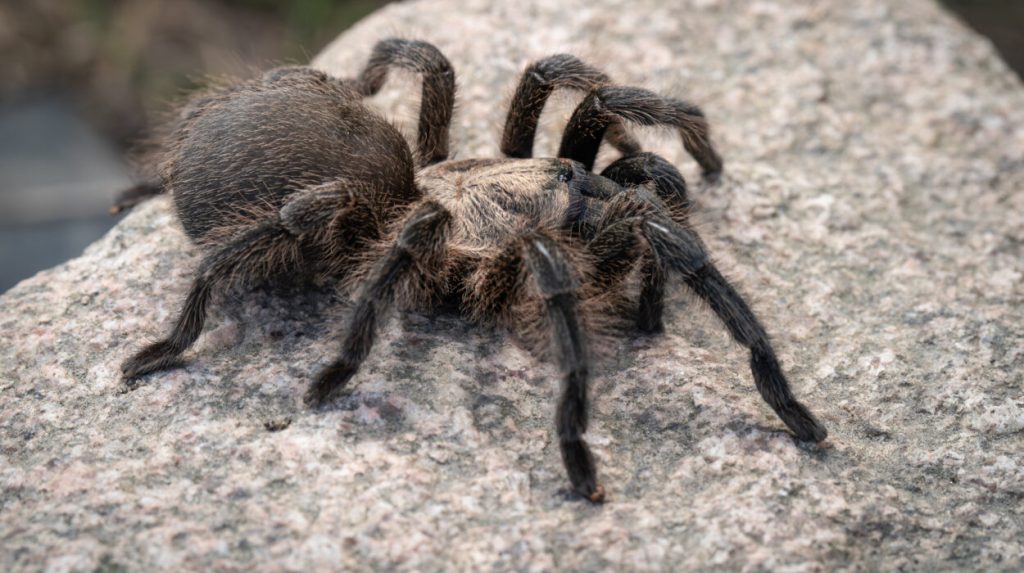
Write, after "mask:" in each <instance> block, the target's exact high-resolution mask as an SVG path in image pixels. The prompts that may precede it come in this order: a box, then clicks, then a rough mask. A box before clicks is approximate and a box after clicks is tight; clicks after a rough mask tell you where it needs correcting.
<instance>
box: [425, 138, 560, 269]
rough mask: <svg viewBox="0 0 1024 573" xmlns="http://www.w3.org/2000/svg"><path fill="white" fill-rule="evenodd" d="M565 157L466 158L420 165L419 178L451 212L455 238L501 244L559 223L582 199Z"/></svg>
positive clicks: (480, 245) (472, 244)
mask: <svg viewBox="0 0 1024 573" xmlns="http://www.w3.org/2000/svg"><path fill="white" fill-rule="evenodd" d="M575 172H578V168H577V167H576V166H575V165H574V162H573V161H570V160H566V159H551V158H548V159H483V160H481V159H469V160H464V161H446V162H444V163H439V164H437V165H435V166H432V167H430V168H428V169H426V170H424V171H421V172H420V174H419V176H418V180H417V181H418V184H419V186H420V188H421V189H422V190H423V192H424V193H425V194H426V195H428V196H429V197H430V198H432V199H434V200H436V201H437V202H438V203H441V204H442V205H443V206H444V207H445V208H446V209H447V210H448V211H449V212H450V213H451V214H452V216H453V225H454V226H453V231H454V236H453V242H454V243H456V244H458V245H460V246H463V247H466V248H469V249H473V250H478V249H484V250H487V249H500V248H502V247H504V246H505V245H506V244H508V242H510V241H513V240H515V239H517V238H518V237H521V236H522V235H523V234H524V233H529V232H533V231H539V230H544V229H558V228H561V227H562V226H564V225H565V224H566V222H567V221H569V220H570V219H571V218H572V217H573V213H574V210H575V209H578V207H579V205H580V200H579V199H580V197H579V192H578V191H577V190H576V189H575V188H574V187H573V186H572V185H570V181H571V180H572V178H573V173H575Z"/></svg>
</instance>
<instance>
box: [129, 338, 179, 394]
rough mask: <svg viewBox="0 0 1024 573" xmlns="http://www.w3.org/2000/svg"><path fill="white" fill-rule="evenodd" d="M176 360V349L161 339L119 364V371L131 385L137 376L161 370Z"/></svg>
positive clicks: (135, 382)
mask: <svg viewBox="0 0 1024 573" xmlns="http://www.w3.org/2000/svg"><path fill="white" fill-rule="evenodd" d="M177 360H178V350H177V349H176V348H175V347H174V345H172V344H171V343H169V342H167V341H166V340H162V341H160V342H156V343H154V344H150V345H149V346H147V347H145V348H143V349H142V350H140V351H139V352H137V353H136V354H135V355H134V356H132V357H131V358H129V359H128V360H125V361H124V363H123V364H121V373H122V375H123V379H124V381H125V383H126V384H127V385H128V386H129V387H132V386H135V385H137V384H138V382H137V381H135V379H136V378H138V377H139V376H143V375H145V374H149V373H150V372H156V371H157V370H163V369H165V368H167V367H169V366H172V365H173V364H175V363H176V362H177ZM133 382H134V383H133Z"/></svg>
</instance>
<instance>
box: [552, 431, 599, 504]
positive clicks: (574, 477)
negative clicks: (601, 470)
mask: <svg viewBox="0 0 1024 573" xmlns="http://www.w3.org/2000/svg"><path fill="white" fill-rule="evenodd" d="M561 445H562V461H564V462H565V469H566V470H567V471H568V472H569V481H570V482H572V488H573V489H574V490H575V491H576V493H578V494H580V495H582V496H583V497H584V498H586V499H587V500H589V501H591V502H592V503H601V502H602V501H604V487H603V486H601V484H599V483H597V469H596V467H595V466H594V456H593V455H592V454H591V453H590V448H588V447H587V444H586V442H584V441H583V440H581V439H575V440H573V439H568V440H563V441H562V444H561Z"/></svg>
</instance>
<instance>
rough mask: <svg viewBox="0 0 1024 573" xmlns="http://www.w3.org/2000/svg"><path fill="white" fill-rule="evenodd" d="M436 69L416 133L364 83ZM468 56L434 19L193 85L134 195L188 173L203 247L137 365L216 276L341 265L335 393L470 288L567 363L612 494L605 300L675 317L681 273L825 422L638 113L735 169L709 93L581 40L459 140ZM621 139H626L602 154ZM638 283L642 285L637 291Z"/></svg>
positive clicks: (186, 221) (479, 310)
mask: <svg viewBox="0 0 1024 573" xmlns="http://www.w3.org/2000/svg"><path fill="white" fill-rule="evenodd" d="M391 68H402V69H407V70H411V71H413V72H416V73H418V74H419V75H420V76H421V77H422V95H421V104H420V112H419V126H418V136H417V141H416V153H415V154H414V153H413V152H412V151H411V149H410V147H409V145H408V143H407V142H406V141H405V139H404V138H403V136H402V135H401V134H400V133H399V131H398V130H397V129H396V128H395V127H394V126H392V125H391V124H390V123H389V122H388V121H386V120H385V119H383V118H382V117H381V116H379V115H378V114H376V113H374V112H372V111H371V110H369V109H368V108H367V107H365V106H364V104H363V103H362V101H361V100H362V98H363V97H365V96H369V95H372V94H375V93H377V92H378V91H379V90H380V88H381V87H382V85H383V83H384V81H385V79H386V77H387V74H388V71H389V69H391ZM562 88H568V89H572V90H578V91H582V92H584V93H585V97H584V98H583V100H582V103H580V104H579V106H578V107H577V108H576V109H575V111H574V113H573V114H572V116H571V118H570V120H569V123H568V125H567V126H566V128H565V131H564V134H563V137H562V141H561V147H560V149H559V152H558V157H557V158H545V159H531V156H532V151H533V149H532V148H533V141H534V135H535V132H536V129H537V122H538V118H539V116H540V113H541V111H542V109H543V108H544V105H545V102H546V101H547V99H548V96H549V95H550V94H551V93H552V92H553V91H554V90H556V89H562ZM454 101H455V74H454V71H453V69H452V66H451V64H450V63H449V62H448V60H447V59H446V58H445V56H444V55H443V54H442V53H441V52H440V51H439V50H438V49H437V48H435V47H434V46H433V45H431V44H428V43H425V42H421V41H409V40H401V39H389V40H384V41H381V42H380V43H378V44H377V45H376V46H375V48H374V50H373V53H372V55H371V57H370V59H369V62H368V64H367V65H366V67H365V69H364V70H363V71H362V73H361V74H360V75H359V76H358V77H355V78H347V79H339V78H333V77H330V76H328V75H327V74H325V73H323V72H321V71H317V70H314V69H312V68H309V67H302V66H291V67H283V68H278V69H274V70H272V71H270V72H267V73H266V74H264V75H263V76H262V77H260V78H258V79H254V80H250V81H246V82H242V83H238V84H236V85H233V86H228V87H220V88H214V89H212V90H211V91H209V92H207V93H204V94H203V95H201V96H197V97H194V98H193V99H192V100H191V101H190V102H189V103H187V104H186V105H185V106H184V108H183V109H182V111H181V112H180V114H179V115H178V116H177V119H176V120H175V122H174V125H173V127H172V129H171V132H170V135H169V138H168V140H167V142H166V145H165V150H164V152H163V154H162V159H161V161H160V162H159V169H158V174H159V177H158V180H156V181H154V182H152V183H146V184H142V185H140V186H138V187H136V188H135V189H132V190H129V191H128V192H127V193H126V194H125V195H124V196H123V198H122V201H121V203H120V205H121V206H130V205H131V204H133V203H136V202H138V201H139V200H141V199H143V198H145V197H146V196H148V195H152V194H155V193H158V192H162V191H164V190H167V191H170V192H172V194H173V199H174V203H175V206H176V208H177V214H178V217H179V219H180V220H181V223H182V225H183V226H184V229H185V232H186V233H187V234H188V236H189V237H190V238H191V239H192V240H193V241H194V242H195V243H196V244H197V245H199V246H200V248H201V249H202V250H203V252H204V253H205V256H204V258H203V260H202V263H201V264H200V266H199V269H198V272H197V273H196V277H195V280H194V282H193V284H192V287H191V290H190V291H189V293H188V296H187V299H186V300H185V304H184V307H183V308H182V310H181V312H180V315H179V316H178V318H177V322H176V323H175V324H174V327H173V329H172V330H171V332H170V334H169V335H168V336H167V337H166V338H164V339H163V340H160V341H159V342H156V343H153V344H150V345H148V346H146V347H145V348H143V349H142V350H140V351H139V352H137V353H136V354H135V355H133V356H132V357H131V358H129V359H128V360H127V361H126V362H125V363H124V364H123V366H122V370H123V373H124V377H125V380H126V382H128V383H135V382H134V381H135V380H136V379H137V378H138V377H139V376H141V375H143V374H146V373H149V372H153V371H156V370H160V369H164V368H167V367H169V366H172V365H173V364H175V363H176V361H177V357H178V356H179V355H180V354H181V353H182V352H184V351H185V350H186V349H187V348H188V347H189V346H190V345H191V344H192V343H193V342H194V341H195V340H196V338H197V337H198V336H199V334H200V331H201V330H202V328H203V322H204V320H205V317H206V311H207V306H208V305H209V302H210V300H211V297H212V295H214V294H215V293H217V292H219V291H223V290H224V289H225V288H227V287H229V286H232V285H239V284H245V283H251V282H253V281H256V280H266V279H272V278H274V277H281V276H285V275H299V276H327V277H332V278H335V279H337V280H339V281H341V284H342V285H345V287H346V288H348V289H350V290H351V292H354V293H356V296H355V306H354V310H353V311H352V314H351V316H350V318H349V319H348V325H347V328H346V329H345V331H344V332H345V333H344V336H343V338H342V340H341V348H340V351H339V353H338V356H337V357H336V358H335V359H334V361H333V362H331V363H330V364H329V365H328V366H326V367H325V368H323V369H322V370H321V371H320V372H319V374H318V375H317V376H316V379H315V380H314V381H313V383H312V385H311V386H310V388H309V390H308V392H307V394H306V397H305V398H306V402H307V403H308V404H309V405H311V406H317V405H320V404H322V403H324V402H325V401H326V400H328V398H330V397H331V396H332V394H333V393H335V392H336V391H337V390H339V389H340V388H343V387H344V386H345V385H346V384H347V383H348V382H349V380H351V378H352V377H353V375H354V374H355V373H356V371H357V370H358V368H359V365H360V364H361V363H362V362H363V360H364V359H365V358H366V357H367V355H368V354H369V352H370V349H371V346H372V345H373V342H374V337H375V333H376V330H377V328H378V327H379V325H380V323H381V321H382V320H383V319H384V318H385V316H386V315H385V311H386V310H387V308H388V307H389V306H392V304H393V303H397V305H398V306H400V307H403V308H411V307H417V306H418V307H424V306H428V305H431V304H436V302H437V301H438V300H455V301H457V302H458V303H459V304H460V305H461V309H462V310H463V312H464V313H465V315H467V316H468V317H469V318H471V319H473V320H475V321H479V322H483V323H489V324H495V325H498V326H500V327H504V328H506V329H509V330H511V331H512V332H513V333H517V334H519V335H520V336H521V337H522V338H523V339H524V340H526V341H527V342H528V343H529V345H530V346H531V347H532V348H533V350H535V351H539V352H541V353H545V351H546V352H547V353H549V354H550V355H551V356H553V358H554V360H555V361H556V362H557V364H558V366H560V368H561V375H562V377H563V380H562V388H561V397H560V399H559V403H558V408H557V416H556V431H557V434H558V441H559V445H560V448H561V453H562V459H563V462H564V464H565V468H566V470H567V472H568V475H569V480H570V482H571V483H572V486H573V488H574V490H575V491H577V492H578V493H579V494H581V495H582V496H583V497H585V498H586V499H589V500H591V501H594V502H598V501H601V500H602V499H603V498H604V489H603V487H602V486H601V485H599V484H598V480H597V472H596V469H595V464H594V459H593V456H592V455H591V452H590V450H589V448H588V447H587V444H586V442H585V441H584V432H585V431H586V429H587V381H588V378H589V377H590V369H591V366H590V364H591V362H590V358H589V353H588V342H587V341H588V328H587V325H588V324H589V322H588V321H589V319H590V318H591V317H593V316H595V315H600V313H602V312H604V313H611V312H613V311H614V308H613V307H615V304H613V303H612V302H609V301H619V302H620V303H621V302H622V301H632V302H631V303H630V304H631V305H632V306H631V307H630V308H631V311H630V312H631V313H632V314H633V316H634V317H635V320H636V324H637V326H638V327H639V328H640V329H641V330H643V331H649V332H657V331H660V330H662V314H663V307H664V303H663V298H664V292H665V285H666V281H667V279H668V276H669V275H670V274H671V273H673V272H674V273H676V274H678V275H679V276H680V277H681V278H682V280H683V281H684V282H685V283H686V285H687V286H688V287H689V288H690V289H691V290H692V291H693V292H694V293H695V294H696V295H697V296H698V297H699V298H700V299H702V300H703V301H704V302H706V303H707V305H708V306H710V308H711V310H712V311H714V313H715V314H716V315H717V316H718V317H719V318H720V319H721V320H722V322H724V323H725V326H726V328H727V329H728V330H729V332H730V334H731V335H732V337H733V338H734V339H735V340H736V342H738V343H739V344H742V345H743V346H745V347H747V348H748V349H749V351H750V368H751V370H752V372H753V377H754V382H755V384H756V386H757V389H758V390H759V391H760V393H761V395H762V397H763V398H764V399H765V401H767V402H768V404H769V405H770V406H771V407H772V408H773V409H774V410H775V412H776V413H777V414H778V416H779V417H780V418H781V419H782V421H783V422H785V424H786V425H787V426H788V427H789V428H790V430H792V431H793V432H794V433H795V434H796V437H797V438H798V439H800V440H809V441H815V442H819V441H821V440H823V439H825V436H826V430H825V428H824V427H823V426H822V425H821V424H820V423H819V422H818V421H817V420H816V419H815V418H814V416H813V415H812V414H811V413H810V412H809V411H808V410H807V408H805V407H804V406H803V405H802V404H801V403H800V402H798V401H797V400H796V399H795V398H794V397H793V394H792V393H791V392H790V389H789V385H788V383H787V381H786V378H785V376H784V375H783V373H782V369H781V368H780V366H779V361H778V359H777V358H776V356H775V353H774V351H773V350H772V347H771V344H770V343H769V340H768V335H767V334H766V333H765V330H764V328H763V327H762V326H761V324H760V322H759V321H758V319H757V318H756V317H755V315H754V313H753V312H752V311H751V310H750V307H749V306H748V305H747V303H746V302H744V300H743V298H741V296H740V295H739V294H738V293H737V292H736V290H735V289H734V288H733V287H732V286H731V285H730V284H729V282H728V281H726V279H725V278H724V277H723V276H722V275H721V274H720V273H719V271H718V269H717V268H715V265H714V264H713V263H712V261H711V260H710V258H709V255H708V253H707V249H706V248H705V246H704V244H703V242H702V241H701V239H700V238H699V237H698V236H697V234H696V233H695V232H694V231H693V229H692V228H690V226H689V225H688V224H687V215H686V213H687V209H688V200H687V192H686V183H685V182H684V180H683V177H682V175H681V174H680V173H679V171H678V170H677V169H676V168H675V167H674V166H672V165H671V164H670V163H669V162H668V161H666V160H665V159H662V158H661V157H659V156H657V155H655V154H652V153H647V152H643V151H641V148H640V145H639V144H638V143H637V141H636V140H635V139H634V138H633V137H632V136H631V135H630V134H629V132H628V131H627V130H626V129H625V128H624V125H625V124H626V123H634V124H639V125H646V126H656V125H664V126H668V127H671V128H675V129H677V130H678V132H679V133H680V135H681V137H682V142H683V145H684V146H685V148H686V150H687V151H688V152H689V153H690V155H691V156H693V157H694V159H695V160H696V161H697V163H699V165H700V166H701V168H702V171H703V175H704V177H705V178H708V179H714V178H717V177H718V176H719V174H720V173H721V171H722V160H721V159H720V157H719V155H718V153H717V152H716V151H715V149H714V147H713V146H712V143H711V140H710V138H709V127H708V123H707V121H706V120H705V118H704V115H703V113H702V112H701V111H700V109H698V108H697V107H695V106H694V105H691V104H689V103H685V102H682V101H679V100H677V99H672V98H668V97H662V96H660V95H657V94H655V93H652V92H650V91H647V90H644V89H640V88H634V87H620V86H616V85H613V84H612V83H611V82H610V80H609V78H608V77H607V76H606V75H605V74H603V73H601V72H600V71H598V70H596V69H595V68H593V67H591V66H589V65H587V64H585V63H583V62H581V61H580V60H579V59H577V58H575V57H573V56H570V55H555V56H551V57H548V58H544V59H542V60H539V61H537V62H535V63H533V64H532V65H530V66H529V67H527V69H526V71H525V72H524V73H523V75H522V79H521V81H520V83H519V86H518V88H517V89H516V91H515V94H514V95H513V98H512V102H511V106H510V109H509V112H508V118H507V122H506V124H505V130H504V134H503V137H502V142H501V150H502V152H503V153H504V155H505V156H506V158H504V159H467V160H448V130H449V124H450V122H451V118H452V110H453V106H454ZM604 139H607V141H608V142H609V143H610V144H611V145H612V146H614V147H615V148H616V149H618V150H619V151H620V152H621V153H622V157H621V158H619V159H617V160H616V161H614V162H612V163H611V164H610V165H609V166H608V167H607V168H605V169H604V170H603V171H602V172H601V174H600V175H598V174H595V173H593V172H592V168H593V166H594V160H595V157H596V156H597V152H598V147H599V145H600V143H601V141H602V140H604ZM631 285H635V286H636V288H637V290H639V295H638V296H635V295H634V296H632V298H629V297H625V296H623V294H622V293H623V291H624V290H626V287H629V286H631Z"/></svg>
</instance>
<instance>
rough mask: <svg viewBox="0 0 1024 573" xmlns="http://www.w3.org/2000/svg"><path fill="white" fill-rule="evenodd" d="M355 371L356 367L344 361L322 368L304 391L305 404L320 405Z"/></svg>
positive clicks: (313, 406)
mask: <svg viewBox="0 0 1024 573" xmlns="http://www.w3.org/2000/svg"><path fill="white" fill-rule="evenodd" d="M355 373H356V367H355V366H353V365H351V364H347V363H344V362H335V363H334V364H331V365H330V366H328V367H327V368H324V369H323V370H321V371H320V374H318V375H317V377H316V381H314V382H313V384H312V385H310V387H309V390H307V391H306V397H305V402H306V405H307V406H309V407H310V408H318V407H320V406H321V405H323V403H324V402H326V401H327V399H328V398H330V397H331V395H332V394H333V393H334V392H335V391H336V390H338V389H339V388H343V387H344V386H345V385H346V384H348V381H349V380H350V379H351V378H352V376H353V375H354V374H355Z"/></svg>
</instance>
